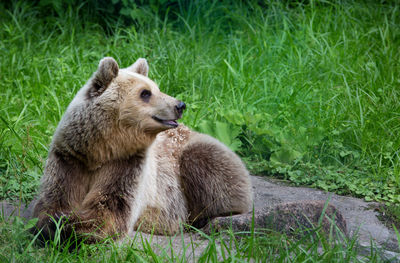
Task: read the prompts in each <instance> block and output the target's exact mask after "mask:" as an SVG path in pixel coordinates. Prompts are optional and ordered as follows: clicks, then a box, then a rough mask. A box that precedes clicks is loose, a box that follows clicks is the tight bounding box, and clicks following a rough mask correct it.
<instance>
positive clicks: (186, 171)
mask: <svg viewBox="0 0 400 263" xmlns="http://www.w3.org/2000/svg"><path fill="white" fill-rule="evenodd" d="M147 72H148V65H147V62H146V60H144V59H139V60H138V61H136V62H135V63H134V64H133V65H132V66H130V67H128V68H126V69H121V70H120V69H119V67H118V64H117V62H116V61H115V60H114V59H112V58H104V59H103V60H102V61H101V62H100V64H99V68H98V70H97V71H96V72H95V73H94V75H93V77H92V78H91V79H90V80H89V81H88V83H87V84H86V85H85V86H84V87H83V88H82V89H81V90H80V91H79V92H78V94H77V95H76V96H75V98H74V100H73V101H72V102H71V104H70V105H69V106H68V109H67V111H66V113H65V115H64V117H63V119H62V120H61V121H60V123H59V125H58V127H57V130H56V132H55V134H54V137H53V141H52V144H51V147H50V151H49V156H48V159H47V162H46V167H45V171H44V176H43V178H42V186H41V193H40V196H39V200H38V202H37V204H36V206H35V209H34V216H36V217H38V218H39V221H38V223H37V228H36V229H37V230H40V229H41V230H42V237H43V238H44V239H50V238H52V237H53V235H54V232H55V229H56V225H55V223H54V221H58V220H63V221H64V222H66V226H65V228H64V231H63V232H62V237H63V238H67V237H68V236H69V235H70V234H71V233H72V232H73V231H75V232H76V233H77V234H78V235H79V236H82V235H83V234H87V233H93V234H94V235H92V236H90V238H89V239H88V240H89V241H90V242H92V241H96V240H98V239H99V238H103V237H106V236H113V237H116V238H117V237H119V235H121V234H123V235H126V234H127V235H129V234H130V233H131V232H132V231H133V230H136V229H138V228H139V229H141V230H143V231H148V232H149V231H155V233H159V234H173V233H176V232H177V231H178V230H179V224H180V223H181V222H189V223H192V224H195V225H196V226H202V225H203V224H204V222H205V221H206V220H208V219H210V218H214V217H217V216H223V215H229V214H237V213H245V212H248V211H249V210H250V207H251V203H252V194H251V185H250V179H249V175H248V172H247V170H246V168H245V167H244V165H243V163H242V161H241V160H240V159H239V158H238V157H237V156H236V155H235V154H234V153H233V152H232V151H230V150H229V149H228V148H227V147H226V146H224V145H223V144H222V143H220V142H218V141H217V140H215V139H214V138H211V137H209V136H207V135H204V134H199V133H196V132H193V131H190V130H189V129H188V128H186V127H185V126H183V125H179V126H178V124H177V122H176V120H177V119H179V118H180V117H181V114H182V111H183V109H184V108H185V105H184V104H183V103H182V102H180V101H178V100H176V99H174V98H172V97H170V96H168V95H166V94H164V93H162V92H160V91H159V89H158V87H157V85H156V84H155V83H154V82H153V81H151V80H150V79H149V78H147ZM174 128H175V129H174Z"/></svg>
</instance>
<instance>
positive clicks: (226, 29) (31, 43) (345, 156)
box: [0, 0, 400, 203]
mask: <svg viewBox="0 0 400 263" xmlns="http://www.w3.org/2000/svg"><path fill="white" fill-rule="evenodd" d="M93 3H94V2H92V1H86V2H82V3H78V2H77V1H74V0H70V1H44V0H43V1H36V2H32V3H27V2H10V3H3V4H2V5H4V6H5V7H6V8H5V9H0V39H1V40H0V71H1V72H2V74H1V82H0V105H2V106H1V108H0V116H1V119H0V189H1V192H0V198H8V199H9V198H12V199H21V200H29V199H31V198H32V197H33V196H34V194H35V191H36V190H37V185H38V184H39V177H40V174H41V173H42V167H43V163H44V160H45V159H46V155H47V149H48V145H49V143H50V141H51V136H52V134H53V132H54V130H55V127H56V125H57V123H58V121H59V120H60V118H61V116H62V114H63V112H64V110H65V108H66V107H67V105H68V103H69V102H70V101H71V99H72V97H73V96H74V94H76V92H77V91H78V89H79V88H80V87H81V86H82V85H83V84H84V82H85V81H86V80H87V79H88V78H89V77H90V75H91V74H92V72H93V71H95V70H96V66H97V64H98V61H99V60H100V59H101V58H102V57H103V56H114V57H115V58H116V59H117V61H118V62H119V63H120V65H121V66H122V67H124V66H128V65H129V64H130V63H132V62H133V61H134V60H135V59H136V58H138V57H146V58H148V60H149V62H150V67H151V70H150V77H151V78H153V79H155V81H156V82H157V83H159V84H160V88H161V90H162V91H164V92H166V93H168V94H170V95H173V96H176V97H177V98H179V99H181V100H183V101H185V102H186V104H187V105H188V109H187V111H186V112H185V114H184V116H183V122H184V123H185V124H187V125H188V126H190V127H191V128H194V129H196V130H199V131H202V132H205V133H208V134H210V135H212V136H214V137H216V138H217V139H219V140H221V141H222V142H224V143H225V144H227V145H228V146H229V147H230V148H231V149H233V150H234V151H236V152H237V153H238V154H239V155H241V156H242V158H243V159H244V160H245V161H246V163H247V165H248V167H249V168H250V170H251V171H252V172H253V173H263V174H269V175H274V176H279V177H283V178H286V179H288V180H290V181H292V182H294V183H295V184H306V185H310V186H313V187H318V188H321V189H324V190H328V191H335V192H337V193H341V194H351V195H355V196H360V197H365V199H366V200H379V201H384V202H389V203H400V198H399V197H400V189H399V187H397V186H398V185H399V184H400V165H399V160H400V157H399V154H398V153H399V149H400V137H399V136H398V131H399V127H400V125H399V122H398V120H399V112H400V104H399V94H400V93H399V89H398V86H399V83H400V81H399V77H398V76H400V63H399V61H400V53H399V52H398V46H399V45H400V38H399V35H400V29H399V27H398V26H397V25H398V24H400V21H399V19H400V15H399V12H400V11H399V10H400V8H399V7H400V6H398V4H397V3H395V2H390V3H389V2H385V3H373V2H370V3H361V2H350V1H340V2H329V1H311V2H309V3H308V2H307V3H294V2H291V1H287V2H281V1H269V2H265V3H258V2H243V1H214V2H208V1H196V2H191V1H189V2H186V1H130V0H124V1H119V0H115V1H111V2H110V1H108V2H107V3H106V4H104V5H103V4H101V3H98V5H97V6H92V5H93ZM110 6H113V8H114V9H113V8H111V7H110ZM101 8H104V10H100V9H101ZM43 10H45V11H46V12H44V11H43ZM104 12H109V13H110V14H109V15H107V14H106V13H104ZM121 12H122V13H121ZM138 13H141V14H138ZM44 14H47V16H45V15H44ZM124 16H127V17H129V16H130V17H131V18H132V19H133V20H129V19H127V18H123V17H124ZM99 18H101V19H100V20H102V22H99V21H98V19H99ZM103 18H104V19H103ZM121 19H122V20H124V23H121ZM103 20H104V21H103ZM129 21H130V22H129ZM99 23H100V26H99ZM104 25H105V26H106V27H104ZM104 28H106V29H107V30H106V31H105V30H104Z"/></svg>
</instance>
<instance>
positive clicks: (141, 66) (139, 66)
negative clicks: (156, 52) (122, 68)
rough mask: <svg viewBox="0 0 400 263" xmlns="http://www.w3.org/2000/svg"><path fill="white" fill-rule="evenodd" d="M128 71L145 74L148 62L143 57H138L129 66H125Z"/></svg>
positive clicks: (147, 70)
mask: <svg viewBox="0 0 400 263" xmlns="http://www.w3.org/2000/svg"><path fill="white" fill-rule="evenodd" d="M127 69H128V70H129V71H132V72H135V73H139V74H142V75H143V76H146V77H147V75H148V74H149V64H147V60H146V59H145V58H139V59H138V60H136V62H135V63H133V64H132V65H131V66H129V67H128V68H127Z"/></svg>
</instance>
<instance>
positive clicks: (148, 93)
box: [140, 89, 151, 102]
mask: <svg viewBox="0 0 400 263" xmlns="http://www.w3.org/2000/svg"><path fill="white" fill-rule="evenodd" d="M140 97H141V98H142V100H144V101H146V102H148V101H149V100H150V97H151V91H150V90H147V89H144V90H142V92H140Z"/></svg>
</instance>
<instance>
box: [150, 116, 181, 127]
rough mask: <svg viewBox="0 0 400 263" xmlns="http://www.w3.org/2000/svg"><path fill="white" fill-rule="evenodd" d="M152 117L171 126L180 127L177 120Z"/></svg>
mask: <svg viewBox="0 0 400 263" xmlns="http://www.w3.org/2000/svg"><path fill="white" fill-rule="evenodd" d="M152 118H153V119H154V120H156V121H158V122H159V123H161V124H164V125H167V126H171V127H178V123H177V122H176V120H163V119H160V118H158V117H156V116H152Z"/></svg>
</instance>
